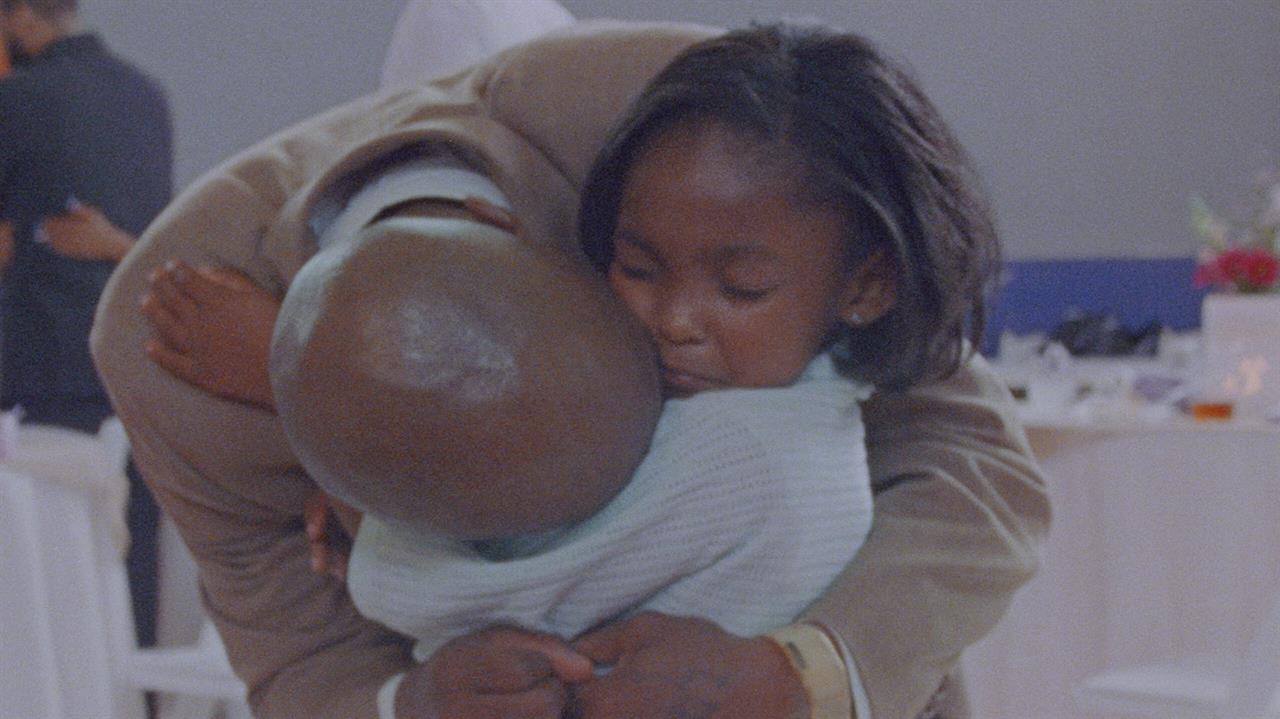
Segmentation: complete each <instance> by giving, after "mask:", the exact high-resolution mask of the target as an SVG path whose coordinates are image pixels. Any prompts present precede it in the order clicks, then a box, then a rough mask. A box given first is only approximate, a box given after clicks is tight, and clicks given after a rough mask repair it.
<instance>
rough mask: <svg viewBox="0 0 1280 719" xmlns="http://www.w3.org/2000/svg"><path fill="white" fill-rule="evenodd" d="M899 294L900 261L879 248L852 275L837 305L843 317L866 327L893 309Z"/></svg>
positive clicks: (854, 324) (851, 325)
mask: <svg viewBox="0 0 1280 719" xmlns="http://www.w3.org/2000/svg"><path fill="white" fill-rule="evenodd" d="M897 297H898V264H897V263H896V262H894V261H893V259H892V258H890V257H889V254H888V253H887V252H885V251H884V250H876V251H875V252H872V253H871V255H870V256H868V257H867V259H865V260H863V261H862V264H860V265H858V266H857V267H856V268H854V270H853V272H852V273H851V274H850V275H849V280H848V282H847V283H846V284H845V290H844V295H843V297H842V299H841V303H840V307H839V309H838V315H839V317H840V321H841V322H843V323H845V324H846V325H849V326H850V327H853V328H858V327H865V326H867V325H869V324H871V323H873V322H875V321H876V320H878V319H880V318H881V317H883V316H884V314H885V313H886V312H888V311H889V310H890V309H892V308H893V303H894V301H896V300H897Z"/></svg>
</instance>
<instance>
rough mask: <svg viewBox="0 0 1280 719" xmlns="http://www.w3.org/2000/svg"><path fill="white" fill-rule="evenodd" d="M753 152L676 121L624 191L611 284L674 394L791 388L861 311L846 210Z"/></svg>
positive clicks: (710, 127) (735, 140)
mask: <svg viewBox="0 0 1280 719" xmlns="http://www.w3.org/2000/svg"><path fill="white" fill-rule="evenodd" d="M752 149H753V148H752V146H751V145H750V144H749V143H745V142H744V141H743V140H742V139H741V138H740V137H739V136H737V135H736V134H735V133H734V132H733V131H731V130H728V129H726V128H724V127H722V126H719V125H715V124H703V125H696V126H693V127H688V128H676V129H673V130H669V131H666V132H664V133H663V134H661V135H659V136H658V137H657V138H656V139H654V140H652V141H650V143H649V145H648V147H646V148H645V149H643V150H642V151H641V153H640V155H639V157H638V159H637V160H636V162H635V164H634V165H633V166H632V168H631V172H630V174H629V176H628V177H627V181H626V184H625V186H624V188H623V194H622V200H621V204H620V206H619V212H618V222H617V229H616V231H615V233H614V237H613V242H614V256H613V262H612V264H610V266H609V269H608V278H609V284H610V285H611V286H612V287H613V290H614V292H615V293H617V295H618V296H619V297H620V298H621V299H622V301H623V302H624V303H625V304H626V305H627V307H628V308H630V310H631V312H632V313H633V314H634V315H635V316H636V317H637V318H638V319H639V320H640V321H641V322H642V323H643V324H644V326H645V327H646V328H647V329H648V330H649V333H650V334H651V335H652V336H653V339H654V340H655V341H656V343H657V346H658V351H659V355H660V359H661V365H662V367H661V369H662V378H663V382H664V384H665V388H666V392H667V394H668V395H669V396H686V395H690V394H694V393H696V392H700V391H703V390H708V389H715V388H723V387H770V386H780V385H786V384H790V383H791V382H793V381H794V380H795V379H796V378H797V377H798V376H799V375H800V373H801V371H802V370H804V368H805V366H806V365H808V363H809V362H810V360H812V359H813V357H814V356H815V355H816V354H817V353H818V351H819V350H820V349H821V347H822V343H823V340H824V339H825V338H826V336H827V334H828V332H830V330H831V329H832V328H833V327H834V326H835V325H836V323H838V322H840V321H842V319H843V318H844V317H845V316H847V315H848V313H849V310H850V309H851V308H854V309H855V310H856V308H855V305H856V304H857V301H858V298H859V296H860V294H861V293H859V291H858V290H859V288H860V286H861V285H862V283H861V282H857V281H854V280H853V279H851V275H850V273H849V272H848V271H847V268H846V267H845V262H844V260H843V255H844V253H843V244H842V230H843V223H842V221H841V217H840V215H839V214H838V213H837V212H835V211H834V210H832V209H831V208H827V207H822V206H819V205H817V204H813V203H805V204H800V203H798V202H797V200H796V197H797V196H798V193H797V192H796V191H795V190H796V188H795V186H794V183H795V180H794V179H790V178H789V177H788V175H786V174H783V173H780V172H779V171H777V170H776V169H769V168H770V167H771V166H769V165H765V166H763V167H762V165H761V163H760V162H759V161H755V160H757V158H758V155H757V154H756V153H753V152H752ZM774 164H776V163H774ZM855 274H858V275H861V274H862V273H855Z"/></svg>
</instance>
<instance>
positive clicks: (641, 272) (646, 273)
mask: <svg viewBox="0 0 1280 719" xmlns="http://www.w3.org/2000/svg"><path fill="white" fill-rule="evenodd" d="M617 267H618V272H620V273H622V276H623V277H626V278H628V279H632V280H647V279H650V278H652V277H653V271H652V270H646V269H643V268H640V267H634V266H631V265H624V264H622V263H620V262H619V263H617Z"/></svg>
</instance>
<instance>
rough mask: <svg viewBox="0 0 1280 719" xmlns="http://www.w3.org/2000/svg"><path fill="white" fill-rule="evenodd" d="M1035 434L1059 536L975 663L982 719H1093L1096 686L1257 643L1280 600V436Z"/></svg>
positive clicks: (1231, 428)
mask: <svg viewBox="0 0 1280 719" xmlns="http://www.w3.org/2000/svg"><path fill="white" fill-rule="evenodd" d="M1028 434H1029V435H1030V438H1031V443H1032V447H1033V449H1034V450H1035V452H1036V455H1037V457H1039V459H1040V461H1041V463H1042V465H1043V467H1044V469H1045V472H1046V474H1047V475H1048V476H1049V480H1050V496H1051V498H1052V501H1053V510H1054V523H1053V529H1052V531H1051V534H1050V537H1049V541H1048V542H1047V545H1046V547H1045V552H1044V557H1043V560H1044V561H1043V565H1042V567H1041V570H1040V573H1039V574H1038V575H1037V576H1036V578H1035V579H1034V580H1032V582H1030V583H1029V584H1028V586H1027V587H1025V588H1024V589H1023V590H1022V591H1021V592H1020V593H1019V594H1018V596H1017V597H1016V598H1015V600H1014V603H1013V606H1012V607H1011V609H1010V611H1009V613H1008V615H1007V616H1006V618H1005V619H1004V620H1003V621H1002V622H1001V624H1000V625H999V626H998V627H997V628H996V629H995V631H994V632H993V633H992V634H991V635H990V636H989V637H987V638H986V639H985V640H983V641H982V642H981V643H979V644H978V645H976V646H975V647H973V648H972V649H971V650H970V652H969V653H968V654H967V655H966V658H965V671H966V674H967V678H968V681H969V685H970V686H969V688H970V692H971V699H972V700H973V704H974V716H975V717H980V718H982V719H1028V718H1034V719H1080V718H1081V717H1084V716H1086V715H1085V714H1084V713H1083V712H1080V711H1078V710H1077V709H1076V708H1075V706H1074V704H1073V701H1072V692H1073V691H1074V688H1075V687H1076V686H1077V685H1078V684H1079V683H1080V681H1081V680H1083V679H1084V678H1085V677H1087V676H1090V675H1092V674H1095V673H1098V672H1102V671H1106V670H1108V669H1112V668H1116V667H1123V666H1128V665H1132V664H1137V663H1144V662H1149V661H1155V660H1159V659H1161V658H1165V657H1168V656H1176V655H1182V654H1193V653H1206V652H1207V653H1210V654H1213V655H1223V654H1227V653H1230V652H1231V651H1233V650H1234V649H1235V647H1237V646H1238V645H1239V643H1241V642H1243V641H1244V640H1245V638H1246V636H1247V634H1248V632H1249V628H1250V627H1251V626H1252V625H1253V623H1256V622H1257V621H1259V620H1260V617H1261V615H1262V614H1263V613H1264V612H1265V611H1266V608H1267V606H1268V603H1269V601H1270V598H1271V597H1273V596H1274V593H1275V592H1280V581H1278V580H1280V427H1276V426H1274V425H1272V426H1267V425H1254V426H1245V425H1241V424H1233V423H1224V424H1220V425H1211V424H1206V425H1197V424H1194V423H1190V422H1186V421H1182V422H1169V423H1165V424H1162V425H1159V426H1144V425H1141V424H1136V423H1135V424H1118V425H1113V426H1111V427H1099V426H1093V427H1089V426H1074V427H1073V426H1069V425H1065V424H1064V425H1059V426H1052V425H1044V424H1041V425H1040V426H1033V427H1031V428H1029V430H1028Z"/></svg>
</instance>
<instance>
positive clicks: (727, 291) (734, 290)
mask: <svg viewBox="0 0 1280 719" xmlns="http://www.w3.org/2000/svg"><path fill="white" fill-rule="evenodd" d="M772 291H773V288H772V287H767V288H765V289H759V290H757V289H744V288H742V287H732V286H725V287H722V288H721V289H720V292H721V293H723V294H724V296H725V297H727V298H729V299H730V300H733V301H735V302H755V301H758V300H762V299H764V298H765V297H768V296H769V293H770V292H772Z"/></svg>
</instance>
